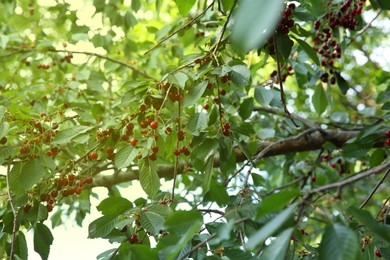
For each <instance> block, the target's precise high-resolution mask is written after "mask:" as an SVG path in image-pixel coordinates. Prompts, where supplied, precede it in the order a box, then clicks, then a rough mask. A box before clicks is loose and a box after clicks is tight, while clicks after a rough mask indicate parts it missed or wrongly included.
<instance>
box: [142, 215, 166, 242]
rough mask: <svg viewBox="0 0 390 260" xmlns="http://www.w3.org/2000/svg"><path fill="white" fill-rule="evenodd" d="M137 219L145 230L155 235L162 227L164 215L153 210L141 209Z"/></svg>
mask: <svg viewBox="0 0 390 260" xmlns="http://www.w3.org/2000/svg"><path fill="white" fill-rule="evenodd" d="M139 220H140V222H141V225H142V227H143V228H144V229H145V230H146V231H148V232H150V233H152V234H153V236H157V235H158V234H159V233H160V230H163V229H164V222H165V219H164V217H163V216H161V215H159V214H157V213H155V212H150V211H141V215H140V218H139Z"/></svg>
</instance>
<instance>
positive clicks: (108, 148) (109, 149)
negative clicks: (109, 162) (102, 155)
mask: <svg viewBox="0 0 390 260" xmlns="http://www.w3.org/2000/svg"><path fill="white" fill-rule="evenodd" d="M106 152H107V154H113V153H114V149H112V148H111V147H107V149H106Z"/></svg>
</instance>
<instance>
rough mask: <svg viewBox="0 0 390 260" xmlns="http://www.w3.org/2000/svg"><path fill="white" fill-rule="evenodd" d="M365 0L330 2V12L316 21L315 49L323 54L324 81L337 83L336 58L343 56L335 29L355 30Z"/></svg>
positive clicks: (322, 78) (322, 79) (322, 76)
mask: <svg viewBox="0 0 390 260" xmlns="http://www.w3.org/2000/svg"><path fill="white" fill-rule="evenodd" d="M363 4H364V2H363V1H357V0H347V1H346V2H344V3H343V4H342V5H341V6H339V5H335V4H333V3H328V8H329V10H330V11H329V12H328V13H327V14H326V15H325V16H324V17H322V18H321V19H320V20H317V21H316V22H315V23H314V30H316V31H317V34H316V37H315V38H314V44H315V49H316V50H317V52H318V53H319V54H320V55H321V56H322V59H321V66H322V67H324V70H325V72H324V73H323V74H322V75H321V81H322V82H325V83H326V82H328V81H330V83H331V84H336V77H335V76H331V78H330V80H329V77H330V76H329V74H331V75H332V74H335V73H336V71H335V68H334V64H335V60H336V59H340V58H341V46H340V44H339V43H338V42H337V40H336V39H335V36H334V35H333V31H334V30H335V29H337V28H338V27H343V28H345V29H349V30H355V29H356V26H357V25H358V21H357V20H356V16H357V15H360V14H361V13H362V9H363Z"/></svg>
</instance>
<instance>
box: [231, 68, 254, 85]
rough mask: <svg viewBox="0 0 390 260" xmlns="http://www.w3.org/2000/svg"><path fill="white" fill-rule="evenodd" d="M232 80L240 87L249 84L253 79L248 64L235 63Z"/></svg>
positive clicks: (232, 69)
mask: <svg viewBox="0 0 390 260" xmlns="http://www.w3.org/2000/svg"><path fill="white" fill-rule="evenodd" d="M230 79H231V81H232V82H233V83H234V84H236V85H237V86H239V87H245V86H248V85H249V83H250V79H251V73H250V71H249V69H248V67H247V66H246V65H242V64H239V65H234V66H232V67H231V71H230Z"/></svg>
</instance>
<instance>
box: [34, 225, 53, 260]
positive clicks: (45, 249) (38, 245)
mask: <svg viewBox="0 0 390 260" xmlns="http://www.w3.org/2000/svg"><path fill="white" fill-rule="evenodd" d="M53 240H54V238H53V235H52V234H51V231H50V229H49V228H48V227H46V226H45V225H44V224H42V223H37V224H36V226H35V229H34V251H35V252H37V253H38V254H39V255H40V256H41V258H42V259H48V257H49V253H50V246H51V245H52V244H53Z"/></svg>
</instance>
